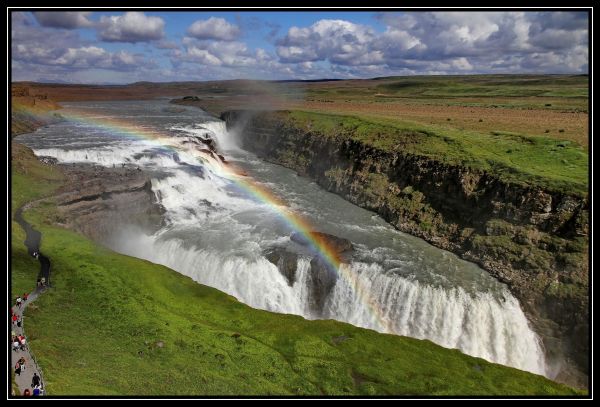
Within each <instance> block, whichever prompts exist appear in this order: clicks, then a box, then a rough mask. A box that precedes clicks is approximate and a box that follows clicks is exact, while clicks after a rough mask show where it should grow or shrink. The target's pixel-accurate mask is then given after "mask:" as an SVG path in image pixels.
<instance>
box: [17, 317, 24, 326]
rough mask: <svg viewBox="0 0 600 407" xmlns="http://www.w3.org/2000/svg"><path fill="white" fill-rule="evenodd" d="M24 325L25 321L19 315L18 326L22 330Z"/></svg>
mask: <svg viewBox="0 0 600 407" xmlns="http://www.w3.org/2000/svg"><path fill="white" fill-rule="evenodd" d="M22 323H23V319H22V318H21V316H20V315H19V316H18V317H17V326H18V327H19V328H20V327H21V324H22Z"/></svg>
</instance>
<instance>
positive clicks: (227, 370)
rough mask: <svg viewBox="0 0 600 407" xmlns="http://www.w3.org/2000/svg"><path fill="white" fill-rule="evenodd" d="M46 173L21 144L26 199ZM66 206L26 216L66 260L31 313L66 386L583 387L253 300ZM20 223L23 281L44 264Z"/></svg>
mask: <svg viewBox="0 0 600 407" xmlns="http://www.w3.org/2000/svg"><path fill="white" fill-rule="evenodd" d="M33 174H35V175H33ZM43 174H49V171H48V167H46V166H44V165H42V164H40V163H38V162H36V161H33V160H32V159H31V155H30V154H26V153H25V152H21V153H18V154H16V155H14V153H13V183H12V187H13V191H12V193H13V201H12V202H13V205H18V204H20V203H22V202H23V201H24V200H28V199H32V198H35V196H37V195H42V194H43V193H46V192H49V191H50V190H51V189H52V188H56V186H57V185H58V184H59V182H60V176H59V175H57V174H53V175H52V176H50V175H49V176H48V177H47V178H46V177H45V176H44V175H43ZM42 185H44V186H43V187H42ZM54 213H55V212H54V206H53V204H51V203H47V204H41V205H39V206H38V207H36V208H35V209H33V210H31V211H29V212H27V213H26V215H25V217H26V218H27V219H28V220H29V221H30V222H31V223H32V224H34V225H35V226H36V227H38V228H39V230H40V231H41V232H42V233H43V238H42V251H43V252H44V253H45V254H46V255H48V256H49V257H50V258H51V259H52V265H53V271H52V281H53V285H54V288H53V289H51V290H50V291H49V292H47V293H46V294H44V295H43V296H42V297H40V298H39V299H38V300H37V301H36V303H35V304H34V306H32V307H29V308H28V309H27V313H26V317H27V324H26V326H27V333H28V335H29V342H30V346H31V347H32V349H33V351H34V352H35V354H36V355H37V357H38V359H39V362H40V364H41V367H42V369H43V371H44V374H45V381H46V386H47V389H48V392H49V393H50V394H52V395H98V394H104V395H127V394H136V395H159V394H171V395H175V394H188V395H204V394H219V395H227V394H232V395H236V394H237V395H242V394H260V395H268V394H280V395H309V394H310V395H322V394H327V395H335V394H337V395H351V394H363V395H373V394H381V395H448V394H459V395H471V394H476V395H494V394H495V395H509V394H511V395H526V394H536V395H558V394H562V395H576V394H581V393H577V392H576V391H574V390H573V389H570V388H568V387H566V386H564V385H560V384H557V383H554V382H552V381H549V380H547V379H545V378H543V377H541V376H537V375H532V374H529V373H525V372H522V371H519V370H516V369H512V368H508V367H504V366H500V365H495V364H490V363H488V362H485V361H483V360H481V359H477V358H472V357H469V356H466V355H464V354H462V353H460V352H458V351H456V350H449V349H444V348H441V347H439V346H437V345H434V344H433V343H431V342H429V341H420V340H415V339H411V338H405V337H399V336H393V335H383V334H379V333H376V332H374V331H370V330H365V329H360V328H356V327H353V326H351V325H348V324H344V323H340V322H335V321H307V320H304V319H302V318H301V317H297V316H292V315H281V314H273V313H269V312H265V311H260V310H255V309H252V308H250V307H248V306H246V305H244V304H242V303H240V302H238V301H237V300H235V299H234V298H232V297H230V296H228V295H225V294H223V293H222V292H219V291H218V290H215V289H212V288H209V287H206V286H202V285H200V284H197V283H195V282H193V281H192V280H191V279H189V278H187V277H184V276H182V275H180V274H178V273H176V272H174V271H172V270H169V269H167V268H165V267H162V266H157V265H154V264H151V263H149V262H146V261H142V260H138V259H135V258H131V257H128V256H123V255H119V254H116V253H113V252H111V251H109V250H107V249H104V248H102V247H100V246H98V245H96V244H94V243H93V242H91V241H89V240H87V239H85V238H83V237H82V236H80V235H77V234H75V233H73V232H70V231H67V230H64V229H61V228H59V227H57V226H55V225H54V219H55V218H54V216H55V215H54ZM16 228H17V229H18V226H17V227H16ZM13 231H14V233H13V235H12V239H13V241H12V244H13V252H12V270H11V273H12V284H13V289H15V288H16V289H17V290H18V291H21V290H23V288H22V287H24V286H26V285H27V284H29V283H28V282H30V284H31V286H33V285H34V281H35V274H36V273H37V268H36V267H35V266H36V265H35V264H32V262H31V261H30V260H29V259H30V258H29V257H28V256H27V254H26V252H25V250H24V249H23V250H20V249H18V247H19V245H20V241H21V240H22V234H21V235H19V233H21V232H18V231H17V230H16V229H15V225H14V223H13Z"/></svg>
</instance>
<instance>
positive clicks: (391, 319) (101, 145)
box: [24, 102, 546, 374]
mask: <svg viewBox="0 0 600 407" xmlns="http://www.w3.org/2000/svg"><path fill="white" fill-rule="evenodd" d="M138 103H139V102H138ZM148 103H150V102H148ZM154 103H157V102H154ZM122 106H123V105H121V108H120V109H113V110H109V109H110V107H106V106H102V109H105V110H109V113H110V114H109V116H110V115H113V116H116V117H119V115H120V114H125V113H124V112H127V108H123V107H122ZM136 106H137V105H136ZM148 106H150V107H148ZM148 106H146V108H147V109H150V108H152V106H153V105H148ZM142 107H144V106H142ZM132 109H134V108H133V107H131V108H130V110H132ZM141 111H143V110H141ZM132 116H133V117H136V115H132ZM141 117H145V118H146V121H147V123H146V125H154V126H156V127H158V128H159V129H161V130H162V131H163V133H169V134H173V142H172V143H171V144H172V145H174V146H176V151H181V153H182V154H181V155H180V156H177V157H175V156H174V154H175V153H174V151H175V150H168V151H154V150H152V149H153V148H154V147H155V146H152V145H151V144H148V143H145V142H144V141H143V140H139V141H136V140H127V141H124V140H121V139H118V138H117V139H111V140H109V141H110V143H108V144H107V140H106V137H108V136H105V135H103V134H99V135H98V134H95V135H94V137H93V139H90V142H89V143H88V144H85V145H84V146H83V147H82V146H81V145H76V144H75V143H73V142H72V141H73V140H71V143H70V144H69V139H68V137H66V136H65V135H64V133H65V132H67V133H68V131H69V129H70V130H71V131H72V132H73V134H75V135H76V138H75V137H74V139H75V140H77V142H79V139H80V138H82V137H84V136H83V135H84V134H85V133H82V131H81V130H82V128H81V125H79V126H73V127H72V128H69V127H68V126H69V125H68V124H65V123H63V124H60V125H57V126H61V127H60V128H59V130H55V133H56V136H55V137H56V140H58V139H59V137H60V141H61V143H63V144H62V147H61V146H60V145H53V144H51V140H50V139H51V137H52V135H53V133H52V129H53V128H54V127H53V126H50V127H47V128H45V129H42V130H40V132H44V135H45V136H46V138H45V139H44V142H43V143H40V142H39V141H37V143H38V144H36V139H35V138H34V137H33V136H32V137H31V138H30V139H28V138H27V137H25V138H24V139H25V140H26V142H28V141H29V142H30V145H31V147H32V148H33V149H34V152H35V153H36V154H37V155H46V156H52V157H56V158H57V159H58V160H59V161H61V162H88V163H95V164H98V165H104V166H107V167H110V166H113V165H119V164H123V163H130V164H135V165H137V166H140V167H142V168H143V169H144V170H146V169H149V170H151V171H152V173H155V172H158V173H160V175H161V176H160V177H158V176H157V177H155V178H153V180H152V190H153V191H154V193H155V194H156V197H157V199H159V200H160V203H161V204H162V205H163V207H164V208H165V210H166V213H165V217H166V220H167V226H166V227H165V228H164V229H163V230H160V231H159V232H158V233H157V234H156V235H154V236H145V235H143V234H141V233H140V232H137V231H136V229H135V228H126V227H124V228H123V230H122V233H121V234H120V235H119V236H115V238H114V240H113V242H112V243H111V246H112V247H113V248H114V249H115V250H117V251H120V252H122V253H125V254H130V255H133V256H136V257H140V258H144V259H147V260H150V261H153V262H156V263H160V264H164V265H166V266H168V267H171V268H173V269H174V270H177V271H179V272H181V273H182V274H185V275H187V276H190V277H191V278H193V279H194V280H195V281H198V282H199V283H202V284H206V285H210V286H213V287H216V288H218V289H220V290H222V291H224V292H227V293H229V294H231V295H234V296H235V297H237V298H238V299H239V300H241V301H243V302H244V303H247V304H249V305H251V306H253V307H256V308H261V309H266V310H270V311H274V312H282V313H293V314H298V315H302V316H304V317H306V318H310V319H313V318H332V319H336V320H340V321H346V322H349V323H351V324H354V325H357V326H361V327H366V328H371V329H375V330H378V331H381V332H389V333H395V334H399V335H407V336H411V337H415V338H422V339H429V340H431V341H433V342H435V343H438V344H440V345H442V346H445V347H449V348H458V349H460V350H461V351H463V352H465V353H467V354H470V355H473V356H479V357H482V358H485V359H487V360H490V361H494V362H498V363H502V364H506V365H510V366H514V367H517V368H520V369H523V370H528V371H531V372H535V373H540V374H545V373H546V371H545V362H544V351H543V349H542V348H541V345H540V341H539V339H538V338H537V336H536V335H535V333H534V332H533V331H532V330H531V328H530V327H529V325H528V323H527V319H526V318H525V315H524V314H523V312H522V310H521V309H520V307H519V303H518V301H517V300H516V299H515V298H514V297H513V296H512V295H511V294H510V292H509V291H508V290H507V289H506V288H505V287H504V286H502V285H501V284H499V283H497V282H496V281H494V280H493V279H492V278H491V277H490V276H489V275H487V273H485V272H484V271H483V270H480V269H478V268H476V267H475V266H474V265H471V264H469V263H466V262H463V261H461V260H460V259H457V258H455V257H452V256H448V254H447V253H445V252H443V251H441V250H437V249H434V248H431V247H430V246H429V245H427V244H426V243H424V242H422V241H420V240H418V239H414V238H410V237H406V236H404V235H403V234H401V233H399V232H396V231H394V230H393V229H392V228H391V227H390V226H388V225H385V224H381V223H377V222H376V221H375V220H373V216H372V214H369V213H368V212H366V211H363V210H361V209H360V208H356V207H353V206H352V205H350V204H348V203H347V202H345V201H343V200H342V199H341V198H338V197H336V196H333V195H331V194H327V193H325V192H323V191H321V190H319V189H318V188H317V187H315V186H314V184H312V183H310V181H307V180H303V179H301V178H299V177H296V176H295V175H294V174H293V172H291V171H288V170H285V169H282V168H281V167H276V166H273V165H271V164H267V163H263V162H260V161H259V160H256V159H255V158H254V157H253V156H251V155H248V154H247V153H245V152H242V151H239V150H237V151H236V150H235V149H236V145H235V142H234V141H233V140H232V138H231V137H230V135H228V134H227V131H226V128H225V124H224V123H223V122H219V121H208V122H202V123H197V121H198V119H197V115H192V114H190V115H189V117H188V116H184V115H180V116H177V117H176V119H173V120H172V121H169V120H168V116H165V115H160V117H159V116H158V115H157V116H143V115H142V116H141ZM86 130H87V131H93V130H94V129H93V128H86ZM103 137H104V138H103ZM207 137H210V138H212V139H213V140H215V141H216V144H217V146H218V147H219V148H220V149H221V151H223V150H226V151H230V152H232V151H235V154H234V155H233V156H228V157H227V158H228V159H235V160H237V162H236V164H239V165H245V166H247V167H248V168H249V173H251V174H252V175H253V176H254V177H255V178H256V179H257V180H258V181H260V182H263V183H264V184H265V185H269V186H270V187H272V188H274V189H276V190H277V192H278V193H279V194H281V195H282V196H285V197H286V199H288V201H289V202H290V205H292V207H293V208H294V209H298V210H299V211H302V214H303V216H306V217H307V218H309V219H311V220H312V221H313V223H314V224H318V225H319V227H322V228H324V231H327V232H331V233H333V234H338V235H340V236H342V237H348V238H350V239H351V240H352V241H353V242H354V243H355V245H356V246H357V248H358V249H357V251H356V252H355V253H354V254H353V257H352V260H351V261H350V264H347V265H343V266H342V267H344V268H345V269H344V272H343V273H340V275H342V276H344V277H340V278H338V279H337V281H336V283H335V286H334V287H333V289H332V291H331V293H329V295H328V296H327V298H326V301H325V306H324V309H323V311H322V313H320V314H319V315H315V314H314V313H313V311H311V309H310V308H309V306H308V298H309V287H308V286H309V283H308V282H309V276H310V273H311V269H310V258H309V257H307V256H306V255H300V256H299V258H298V262H297V266H296V279H295V281H294V283H293V285H291V286H290V284H288V281H287V280H286V278H285V277H284V276H283V275H282V273H281V272H280V271H279V270H278V269H277V267H276V266H275V265H274V264H272V263H271V262H269V261H268V260H267V259H266V258H265V257H264V255H263V253H264V250H265V249H267V248H269V247H273V246H274V245H275V246H278V245H279V246H281V245H288V244H289V243H290V241H289V235H290V233H291V232H293V230H291V229H290V227H289V225H287V224H286V223H285V222H282V221H281V220H280V219H278V218H277V217H275V216H274V215H273V212H272V210H271V208H270V205H269V204H268V203H265V202H257V201H256V200H255V199H251V198H249V197H248V196H246V195H244V193H243V191H240V189H239V188H236V185H235V183H232V182H231V180H229V179H226V178H222V177H221V176H219V175H217V173H218V171H214V172H213V171H212V169H211V166H213V165H218V162H216V161H215V162H211V161H208V162H200V161H198V160H195V159H194V158H193V157H190V156H188V155H186V154H185V151H186V149H188V148H193V145H192V144H191V143H187V144H186V142H189V141H190V140H194V139H198V138H207ZM94 142H95V143H96V145H93V143H94ZM55 144H60V143H55ZM90 144H92V145H90ZM231 154H233V152H232V153H231ZM183 164H186V165H183ZM190 166H195V167H199V168H200V169H201V170H202V171H201V174H199V173H196V172H193V171H190V170H189V167H190ZM278 188H279V189H278ZM346 224H347V225H348V226H347V227H344V226H340V225H346Z"/></svg>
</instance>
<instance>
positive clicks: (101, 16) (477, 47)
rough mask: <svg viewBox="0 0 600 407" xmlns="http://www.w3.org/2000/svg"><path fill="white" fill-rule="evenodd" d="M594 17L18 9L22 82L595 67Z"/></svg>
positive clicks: (15, 65)
mask: <svg viewBox="0 0 600 407" xmlns="http://www.w3.org/2000/svg"><path fill="white" fill-rule="evenodd" d="M587 19H588V17H587V14H586V13H585V12H580V13H574V12H465V11H455V12H429V11H422V12H403V13H375V12H269V11H261V12H242V11H238V12H210V11H207V12H167V11H162V12H152V11H143V12H142V11H140V12H122V11H107V12H56V11H52V12H35V11H32V12H11V21H12V32H11V39H12V41H11V50H12V79H13V80H33V81H52V82H69V83H130V82H136V81H141V80H144V81H157V82H159V81H160V82H163V81H182V80H216V79H237V78H249V79H318V78H369V77H375V76H386V75H419V74H478V73H584V72H587V69H588V30H587V27H588V20H587Z"/></svg>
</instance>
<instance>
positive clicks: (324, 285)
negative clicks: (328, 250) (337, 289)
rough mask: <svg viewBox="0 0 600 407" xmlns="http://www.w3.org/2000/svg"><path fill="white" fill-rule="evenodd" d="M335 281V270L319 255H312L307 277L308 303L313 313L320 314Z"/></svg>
mask: <svg viewBox="0 0 600 407" xmlns="http://www.w3.org/2000/svg"><path fill="white" fill-rule="evenodd" d="M336 281H337V271H336V270H334V269H333V267H332V266H331V265H330V264H328V263H327V262H325V261H324V260H323V259H321V257H319V256H315V257H313V259H312V260H311V261H310V274H309V277H308V304H309V307H310V309H311V311H312V312H313V313H315V314H318V315H322V313H323V308H324V306H325V300H326V299H327V297H328V296H329V294H330V293H331V290H332V289H333V287H334V286H335V282H336Z"/></svg>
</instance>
